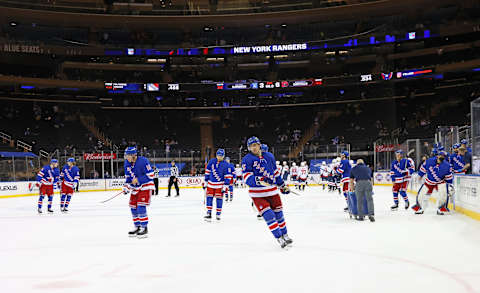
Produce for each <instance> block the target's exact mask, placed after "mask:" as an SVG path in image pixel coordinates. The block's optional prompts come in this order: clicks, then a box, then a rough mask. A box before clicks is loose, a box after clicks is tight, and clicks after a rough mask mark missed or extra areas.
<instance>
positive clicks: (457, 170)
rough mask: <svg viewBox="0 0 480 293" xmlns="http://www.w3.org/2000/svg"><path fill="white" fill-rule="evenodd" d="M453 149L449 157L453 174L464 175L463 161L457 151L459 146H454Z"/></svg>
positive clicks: (462, 157)
mask: <svg viewBox="0 0 480 293" xmlns="http://www.w3.org/2000/svg"><path fill="white" fill-rule="evenodd" d="M454 147H455V148H454V153H453V154H452V155H451V156H450V164H451V165H452V169H453V173H454V174H465V165H466V164H465V159H464V156H462V155H461V154H460V153H459V151H458V149H459V148H460V144H455V145H454Z"/></svg>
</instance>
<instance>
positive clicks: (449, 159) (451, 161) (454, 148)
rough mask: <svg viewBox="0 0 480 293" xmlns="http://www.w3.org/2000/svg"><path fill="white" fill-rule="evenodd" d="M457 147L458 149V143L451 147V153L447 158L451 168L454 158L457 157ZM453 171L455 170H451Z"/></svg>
mask: <svg viewBox="0 0 480 293" xmlns="http://www.w3.org/2000/svg"><path fill="white" fill-rule="evenodd" d="M459 147H460V144H459V143H456V144H454V145H452V153H451V154H450V156H449V158H448V162H449V163H450V164H451V165H452V167H453V163H454V158H455V157H456V156H457V155H458V148H459ZM453 170H454V171H455V168H453Z"/></svg>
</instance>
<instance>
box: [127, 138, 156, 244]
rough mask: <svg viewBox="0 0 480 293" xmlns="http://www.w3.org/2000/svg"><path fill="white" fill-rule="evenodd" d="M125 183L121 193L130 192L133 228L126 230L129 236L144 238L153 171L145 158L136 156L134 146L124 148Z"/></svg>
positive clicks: (146, 230) (152, 185)
mask: <svg viewBox="0 0 480 293" xmlns="http://www.w3.org/2000/svg"><path fill="white" fill-rule="evenodd" d="M124 169H125V185H124V187H123V193H124V194H128V193H130V202H129V206H130V210H131V212H132V218H133V224H134V225H135V229H134V230H132V231H130V232H128V235H129V236H130V237H138V238H146V237H147V235H148V228H147V226H148V215H147V206H149V205H150V199H151V196H152V192H153V190H155V184H154V183H153V178H154V177H155V173H154V171H153V168H152V166H150V162H149V161H148V159H147V158H145V157H142V156H137V148H136V147H128V148H127V149H126V150H125V162H124Z"/></svg>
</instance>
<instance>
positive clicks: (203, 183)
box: [202, 181, 207, 190]
mask: <svg viewBox="0 0 480 293" xmlns="http://www.w3.org/2000/svg"><path fill="white" fill-rule="evenodd" d="M202 188H203V190H205V188H207V184H206V183H205V181H204V182H202Z"/></svg>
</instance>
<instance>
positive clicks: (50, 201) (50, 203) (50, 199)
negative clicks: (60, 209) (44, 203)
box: [48, 196, 53, 213]
mask: <svg viewBox="0 0 480 293" xmlns="http://www.w3.org/2000/svg"><path fill="white" fill-rule="evenodd" d="M52 203H53V196H48V211H49V212H50V210H51V209H52ZM52 212H53V211H51V213H52Z"/></svg>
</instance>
